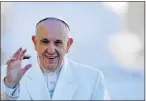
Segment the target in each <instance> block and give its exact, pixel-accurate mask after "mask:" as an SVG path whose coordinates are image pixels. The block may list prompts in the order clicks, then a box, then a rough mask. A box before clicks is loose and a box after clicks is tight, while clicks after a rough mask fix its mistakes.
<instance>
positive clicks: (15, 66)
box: [7, 60, 21, 70]
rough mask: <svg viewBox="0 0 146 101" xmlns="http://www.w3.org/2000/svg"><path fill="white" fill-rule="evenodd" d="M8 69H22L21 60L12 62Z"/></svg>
mask: <svg viewBox="0 0 146 101" xmlns="http://www.w3.org/2000/svg"><path fill="white" fill-rule="evenodd" d="M7 67H8V69H9V70H11V69H14V68H20V69H21V61H20V60H14V61H11V62H9V64H8V66H7Z"/></svg>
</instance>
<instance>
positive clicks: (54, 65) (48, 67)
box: [46, 64, 57, 70]
mask: <svg viewBox="0 0 146 101" xmlns="http://www.w3.org/2000/svg"><path fill="white" fill-rule="evenodd" d="M56 68H57V65H56V64H49V65H47V66H46V69H47V70H54V69H56Z"/></svg>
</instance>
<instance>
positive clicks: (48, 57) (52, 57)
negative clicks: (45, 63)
mask: <svg viewBox="0 0 146 101" xmlns="http://www.w3.org/2000/svg"><path fill="white" fill-rule="evenodd" d="M45 57H46V58H47V59H49V60H50V61H53V60H56V59H57V57H58V56H47V55H45Z"/></svg>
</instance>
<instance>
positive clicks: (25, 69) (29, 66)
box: [21, 64, 32, 76]
mask: <svg viewBox="0 0 146 101" xmlns="http://www.w3.org/2000/svg"><path fill="white" fill-rule="evenodd" d="M31 67H32V64H28V65H26V66H25V67H24V68H23V69H21V74H22V76H23V75H24V74H25V73H26V71H27V70H28V69H29V68H31Z"/></svg>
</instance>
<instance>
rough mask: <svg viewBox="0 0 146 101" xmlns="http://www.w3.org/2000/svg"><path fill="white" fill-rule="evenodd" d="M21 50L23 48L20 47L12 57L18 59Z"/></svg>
mask: <svg viewBox="0 0 146 101" xmlns="http://www.w3.org/2000/svg"><path fill="white" fill-rule="evenodd" d="M21 50H22V48H19V49H18V50H17V51H16V52H15V53H14V55H13V56H12V57H13V58H16V59H18V55H19V54H20V52H21Z"/></svg>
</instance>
